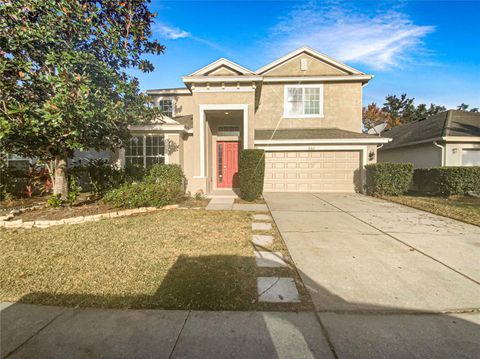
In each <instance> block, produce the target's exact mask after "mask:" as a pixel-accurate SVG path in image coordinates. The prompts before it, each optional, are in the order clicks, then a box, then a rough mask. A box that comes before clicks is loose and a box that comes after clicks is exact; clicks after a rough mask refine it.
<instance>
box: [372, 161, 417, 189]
mask: <svg viewBox="0 0 480 359" xmlns="http://www.w3.org/2000/svg"><path fill="white" fill-rule="evenodd" d="M365 169H366V171H367V186H366V187H367V188H366V189H367V194H369V195H370V196H398V195H401V194H404V193H405V192H407V191H408V189H409V188H410V185H411V184H412V178H413V164H411V163H388V162H383V163H374V164H370V165H366V166H365Z"/></svg>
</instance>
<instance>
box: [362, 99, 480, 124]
mask: <svg viewBox="0 0 480 359" xmlns="http://www.w3.org/2000/svg"><path fill="white" fill-rule="evenodd" d="M414 101H415V98H413V97H412V98H410V97H408V96H407V94H405V93H404V94H401V95H400V96H396V95H388V96H386V98H385V102H384V104H383V107H382V108H380V107H378V106H377V104H376V103H371V104H368V105H367V106H366V107H364V108H363V111H362V114H363V125H364V127H365V128H367V129H368V128H372V127H374V126H376V125H378V124H380V123H384V122H385V123H387V125H388V127H390V128H391V127H394V126H398V125H402V124H405V123H408V122H411V121H416V120H420V119H423V118H426V117H429V116H432V115H435V114H437V113H439V112H442V111H446V110H447V108H446V107H445V106H441V105H436V104H433V103H431V104H430V105H427V104H424V103H420V104H418V105H415V103H414ZM469 108H470V106H469V105H466V104H464V103H462V104H461V105H459V106H458V107H457V109H458V110H462V111H467V110H468V109H469ZM469 111H470V112H478V108H476V107H474V108H471V109H470V110H469Z"/></svg>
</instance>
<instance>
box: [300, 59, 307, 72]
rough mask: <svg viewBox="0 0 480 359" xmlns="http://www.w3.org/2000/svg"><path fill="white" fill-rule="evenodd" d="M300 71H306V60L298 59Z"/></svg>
mask: <svg viewBox="0 0 480 359" xmlns="http://www.w3.org/2000/svg"><path fill="white" fill-rule="evenodd" d="M300 70H302V71H307V70H308V62H307V59H300Z"/></svg>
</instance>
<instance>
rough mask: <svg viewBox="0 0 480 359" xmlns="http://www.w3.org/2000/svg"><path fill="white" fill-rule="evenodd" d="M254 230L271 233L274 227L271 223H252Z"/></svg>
mask: <svg viewBox="0 0 480 359" xmlns="http://www.w3.org/2000/svg"><path fill="white" fill-rule="evenodd" d="M252 230H254V231H271V230H272V225H271V224H270V223H252Z"/></svg>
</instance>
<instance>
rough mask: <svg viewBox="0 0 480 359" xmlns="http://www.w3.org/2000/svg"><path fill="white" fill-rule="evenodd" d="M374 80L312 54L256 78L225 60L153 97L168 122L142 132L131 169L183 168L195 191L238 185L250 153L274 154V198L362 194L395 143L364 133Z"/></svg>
mask: <svg viewBox="0 0 480 359" xmlns="http://www.w3.org/2000/svg"><path fill="white" fill-rule="evenodd" d="M371 78H372V75H367V74H364V73H362V72H360V71H358V70H356V69H354V68H352V67H350V66H347V65H345V64H343V63H341V62H339V61H337V60H334V59H332V58H330V57H328V56H326V55H324V54H321V53H319V52H317V51H315V50H313V49H311V48H308V47H302V48H300V49H298V50H295V51H293V52H291V53H289V54H287V55H285V56H284V57H282V58H280V59H278V60H276V61H274V62H272V63H270V64H268V65H265V66H264V67H262V68H260V69H258V70H256V71H252V70H249V69H247V68H245V67H242V66H240V65H238V64H236V63H234V62H232V61H229V60H227V59H223V58H222V59H219V60H217V61H215V62H213V63H211V64H209V65H207V66H205V67H203V68H201V69H199V70H198V71H195V72H194V73H192V74H190V75H187V76H184V77H183V78H182V80H183V82H184V84H185V87H184V88H175V89H159V90H149V91H147V93H148V95H150V96H151V97H152V99H153V102H154V103H155V105H156V106H158V107H159V108H160V109H161V110H162V112H163V114H164V116H163V118H162V119H160V120H159V121H158V123H155V124H150V125H144V126H134V127H132V128H131V131H132V134H133V138H132V140H131V142H130V143H129V144H127V146H126V147H125V149H124V150H122V151H121V152H120V153H119V162H120V163H121V164H128V163H140V164H144V165H145V166H147V167H148V166H149V165H151V164H152V163H157V162H164V163H178V164H180V165H181V166H182V168H183V170H184V172H185V175H186V178H187V189H188V190H189V191H190V192H192V193H195V192H197V191H203V192H204V193H206V194H212V193H221V191H222V190H225V191H229V190H230V191H231V190H232V188H235V187H237V186H238V153H239V150H240V149H248V148H260V149H264V150H265V158H266V172H265V186H264V190H265V191H280V192H283V191H285V192H287V191H295V192H297V191H298V192H301V191H307V192H308V191H332V192H333V191H336V192H338V191H347V192H352V191H360V190H361V189H362V187H363V181H364V180H363V172H364V171H363V167H364V165H366V164H367V163H372V162H375V161H376V149H377V146H379V145H380V144H383V143H386V142H388V139H387V138H381V137H379V136H374V135H367V134H363V133H362V89H363V86H365V85H366V84H367V83H368V82H369V81H370V79H371Z"/></svg>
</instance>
